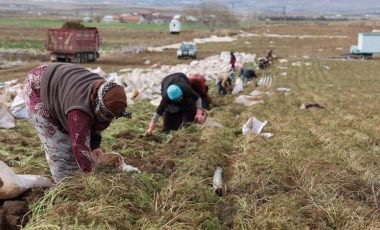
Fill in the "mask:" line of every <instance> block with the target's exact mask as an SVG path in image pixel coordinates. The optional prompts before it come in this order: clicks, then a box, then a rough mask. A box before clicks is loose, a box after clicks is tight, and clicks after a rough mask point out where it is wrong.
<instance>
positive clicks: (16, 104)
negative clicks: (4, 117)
mask: <svg viewBox="0 0 380 230" xmlns="http://www.w3.org/2000/svg"><path fill="white" fill-rule="evenodd" d="M9 110H10V112H11V114H12V115H13V116H14V117H15V118H17V119H27V118H28V116H29V115H28V110H27V109H26V104H25V100H24V99H23V98H22V97H20V96H19V95H16V97H15V99H14V100H13V103H12V105H11V107H10V108H9Z"/></svg>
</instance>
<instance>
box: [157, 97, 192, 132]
mask: <svg viewBox="0 0 380 230" xmlns="http://www.w3.org/2000/svg"><path fill="white" fill-rule="evenodd" d="M196 112H197V106H196V105H195V103H192V104H191V105H190V106H187V107H186V108H183V109H182V110H180V111H179V112H178V113H170V112H168V111H165V112H164V124H163V125H164V127H163V129H162V131H164V132H168V131H170V130H178V129H180V128H182V127H183V126H184V125H185V124H186V123H192V122H193V121H194V118H195V114H196Z"/></svg>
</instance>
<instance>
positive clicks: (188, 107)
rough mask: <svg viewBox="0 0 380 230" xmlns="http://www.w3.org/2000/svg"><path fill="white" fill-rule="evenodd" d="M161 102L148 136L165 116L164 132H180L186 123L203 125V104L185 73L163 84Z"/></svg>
mask: <svg viewBox="0 0 380 230" xmlns="http://www.w3.org/2000/svg"><path fill="white" fill-rule="evenodd" d="M161 96H162V99H161V102H160V104H159V106H158V107H157V109H156V112H155V113H154V114H153V117H152V120H151V122H150V124H149V128H148V130H147V131H146V133H145V134H146V135H147V136H149V135H151V134H152V131H153V130H154V128H155V126H156V122H157V121H158V118H159V117H160V116H162V115H163V117H164V121H163V126H164V127H163V131H164V132H168V131H170V130H178V129H180V128H182V127H183V126H184V125H185V124H186V123H191V122H194V121H195V122H198V123H203V121H204V118H203V110H202V102H201V99H200V97H199V96H198V94H197V93H196V92H195V91H194V90H193V89H192V88H191V86H190V82H189V79H188V78H187V76H186V75H185V74H183V73H174V74H171V75H168V76H166V77H165V78H164V79H163V80H162V82H161Z"/></svg>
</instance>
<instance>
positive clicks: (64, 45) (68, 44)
mask: <svg viewBox="0 0 380 230" xmlns="http://www.w3.org/2000/svg"><path fill="white" fill-rule="evenodd" d="M45 46H46V49H47V50H48V51H50V59H51V61H65V62H78V63H85V62H88V61H96V59H97V58H99V52H98V50H99V32H98V29H97V28H95V27H85V28H81V29H62V28H55V29H48V30H47V32H46V38H45Z"/></svg>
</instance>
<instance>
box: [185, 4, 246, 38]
mask: <svg viewBox="0 0 380 230" xmlns="http://www.w3.org/2000/svg"><path fill="white" fill-rule="evenodd" d="M184 14H185V15H187V16H192V17H194V18H196V19H197V22H198V23H202V24H203V25H205V26H207V28H208V29H209V30H210V31H214V30H215V29H216V28H228V27H232V26H234V25H236V24H237V23H238V21H239V20H238V19H237V17H236V16H235V15H234V14H233V12H232V11H231V10H230V9H229V8H228V7H227V6H225V5H223V4H221V3H220V1H219V0H208V1H207V0H203V1H202V2H201V3H200V4H199V5H194V6H190V7H188V8H186V9H185V10H184Z"/></svg>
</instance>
